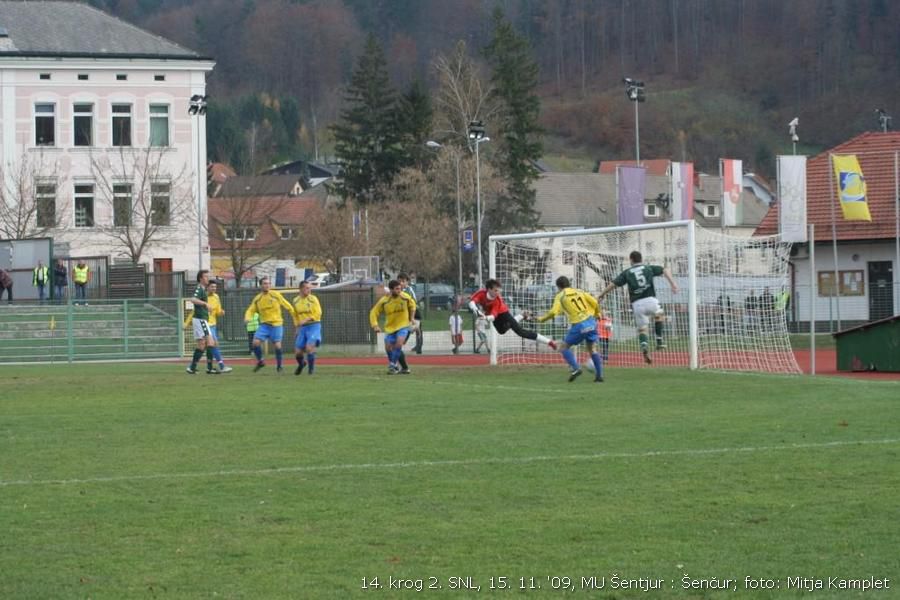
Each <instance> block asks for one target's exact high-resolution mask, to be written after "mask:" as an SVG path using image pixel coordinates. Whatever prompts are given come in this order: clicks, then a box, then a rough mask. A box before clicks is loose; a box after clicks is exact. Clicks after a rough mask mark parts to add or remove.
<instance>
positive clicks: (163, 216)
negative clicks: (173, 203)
mask: <svg viewBox="0 0 900 600" xmlns="http://www.w3.org/2000/svg"><path fill="white" fill-rule="evenodd" d="M169 192H170V185H169V184H168V183H151V184H150V223H151V224H152V225H154V226H157V227H166V226H168V225H170V224H171V223H170V220H171V217H170V214H169V204H170V194H169Z"/></svg>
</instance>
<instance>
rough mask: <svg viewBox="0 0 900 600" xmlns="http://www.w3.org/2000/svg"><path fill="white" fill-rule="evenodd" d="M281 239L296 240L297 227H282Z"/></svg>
mask: <svg viewBox="0 0 900 600" xmlns="http://www.w3.org/2000/svg"><path fill="white" fill-rule="evenodd" d="M281 239H283V240H296V239H297V228H296V227H282V228H281Z"/></svg>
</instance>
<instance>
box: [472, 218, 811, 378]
mask: <svg viewBox="0 0 900 600" xmlns="http://www.w3.org/2000/svg"><path fill="white" fill-rule="evenodd" d="M633 250H638V251H640V252H641V254H642V255H643V262H644V264H650V265H660V266H663V267H666V268H668V269H669V271H670V272H671V274H672V277H673V279H674V280H675V282H676V283H677V285H678V293H673V291H672V289H671V288H670V286H669V284H668V282H667V281H666V280H665V278H663V277H657V278H656V279H655V280H654V286H655V290H656V297H657V298H658V300H659V304H660V307H661V309H662V311H663V316H661V317H659V319H658V320H660V321H661V323H662V329H661V332H662V335H661V337H658V330H657V326H656V325H655V322H654V321H651V322H650V323H649V326H648V335H649V342H650V349H651V357H652V360H653V364H654V365H663V366H682V367H690V368H703V369H725V370H742V371H761V372H767V373H800V369H799V367H798V366H797V362H796V360H795V358H794V354H793V352H792V351H791V344H790V339H789V337H788V330H787V322H786V320H787V314H788V309H789V296H787V294H786V292H787V291H788V290H790V282H789V271H788V268H789V257H790V244H789V243H786V242H782V241H780V239H779V237H778V236H770V237H753V238H743V237H734V236H728V235H723V234H721V233H718V232H714V231H710V230H707V229H703V228H700V227H695V225H694V222H693V221H679V222H673V223H661V224H649V225H635V226H627V227H609V228H602V229H582V230H574V231H559V232H545V233H532V234H519V235H501V236H491V238H490V276H491V277H492V278H494V279H497V280H499V281H500V284H501V285H502V286H503V297H504V298H505V300H506V303H507V304H508V305H509V306H510V310H512V311H513V313H516V312H521V311H529V312H531V313H532V314H534V315H540V314H542V313H544V312H545V311H547V310H548V309H549V308H550V306H551V304H552V302H553V298H554V296H555V294H556V292H557V290H556V287H555V283H554V282H555V280H556V278H557V277H559V276H560V275H565V276H567V277H568V278H569V280H570V281H571V282H572V286H573V287H576V288H580V289H583V290H585V291H587V292H590V293H592V294H594V295H597V294H599V293H600V292H601V291H602V290H603V288H604V287H606V285H607V284H608V283H610V282H611V281H612V280H613V279H615V278H616V276H617V275H619V274H620V273H621V272H622V271H624V270H625V269H626V268H628V267H630V266H631V263H630V261H629V254H630V253H631V252H632V251H633ZM601 307H602V309H603V312H604V314H605V315H606V316H607V317H609V318H610V319H611V324H610V325H611V326H610V328H608V329H607V331H609V338H608V342H603V341H602V340H601V344H600V346H601V351H603V352H605V353H606V354H608V358H607V359H606V360H605V361H604V362H605V363H607V364H610V365H613V366H639V365H643V364H644V360H643V356H642V354H641V352H640V344H639V341H638V329H637V326H636V323H635V317H634V315H633V312H632V307H631V303H630V302H629V299H628V291H627V287H623V288H617V289H616V290H614V291H613V292H611V293H610V294H609V295H607V296H606V298H604V300H603V302H602V303H601ZM525 326H526V327H530V328H534V329H536V330H537V331H538V332H539V333H543V334H544V335H546V336H548V337H552V338H555V339H558V340H561V339H563V338H564V337H565V334H566V332H567V331H568V324H567V323H566V320H565V317H564V316H559V317H556V318H555V319H553V320H551V321H548V322H546V323H543V324H538V323H536V322H533V321H532V322H527V323H525ZM601 337H602V336H601ZM604 346H605V347H604ZM579 352H580V353H581V355H580V356H579V362H582V363H585V362H589V360H588V357H587V356H586V355H585V354H584V350H583V347H582V348H580V349H579ZM558 361H561V359H560V358H559V355H558V353H556V352H554V351H553V350H551V349H549V348H548V347H547V346H545V345H542V344H538V343H536V342H533V341H529V340H525V339H522V338H519V337H518V336H516V335H515V334H514V333H513V332H507V333H506V334H505V335H502V336H500V335H497V334H496V332H494V334H493V344H492V346H491V362H492V363H493V364H497V363H501V364H503V363H514V364H533V363H544V362H546V363H552V362H558Z"/></svg>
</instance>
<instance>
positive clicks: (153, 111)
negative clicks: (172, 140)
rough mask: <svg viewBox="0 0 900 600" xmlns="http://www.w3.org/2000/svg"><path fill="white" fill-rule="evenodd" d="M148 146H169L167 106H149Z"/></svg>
mask: <svg viewBox="0 0 900 600" xmlns="http://www.w3.org/2000/svg"><path fill="white" fill-rule="evenodd" d="M150 145H151V146H163V147H165V146H168V145H169V105H168V104H151V105H150Z"/></svg>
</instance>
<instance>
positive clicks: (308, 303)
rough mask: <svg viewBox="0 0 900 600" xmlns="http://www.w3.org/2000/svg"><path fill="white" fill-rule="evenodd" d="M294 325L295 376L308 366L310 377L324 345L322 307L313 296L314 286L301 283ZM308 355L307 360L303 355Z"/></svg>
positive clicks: (295, 307) (304, 282) (295, 300)
mask: <svg viewBox="0 0 900 600" xmlns="http://www.w3.org/2000/svg"><path fill="white" fill-rule="evenodd" d="M294 325H295V326H296V327H297V338H296V340H294V356H295V357H296V358H297V368H296V369H294V375H299V374H300V373H302V372H303V368H304V367H305V366H306V365H307V364H308V365H309V371H307V372H308V373H309V374H310V375H312V374H313V371H315V368H316V348H318V347H319V345H320V344H321V343H322V305H320V304H319V299H318V298H316V297H315V296H313V294H312V284H310V282H308V281H305V280H304V281H301V282H300V293H299V294H297V297H296V298H294ZM304 353H305V354H306V360H304V359H303V354H304Z"/></svg>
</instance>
